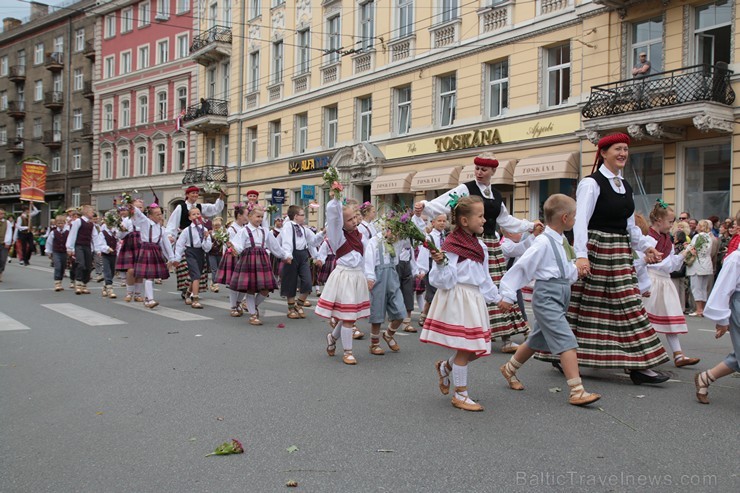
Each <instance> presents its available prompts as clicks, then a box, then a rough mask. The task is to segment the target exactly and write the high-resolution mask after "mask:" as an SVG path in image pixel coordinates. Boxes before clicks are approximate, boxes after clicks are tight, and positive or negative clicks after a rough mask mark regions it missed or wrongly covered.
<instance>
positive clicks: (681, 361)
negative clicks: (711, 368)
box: [673, 351, 701, 368]
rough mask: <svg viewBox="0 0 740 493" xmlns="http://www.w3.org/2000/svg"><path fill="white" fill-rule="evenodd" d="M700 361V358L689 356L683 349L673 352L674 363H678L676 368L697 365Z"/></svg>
mask: <svg viewBox="0 0 740 493" xmlns="http://www.w3.org/2000/svg"><path fill="white" fill-rule="evenodd" d="M699 361H701V360H700V359H699V358H689V357H688V356H686V355H685V354H683V352H682V351H676V352H675V353H673V364H674V365H676V368H681V367H683V366H691V365H695V364H697V363H698V362H699Z"/></svg>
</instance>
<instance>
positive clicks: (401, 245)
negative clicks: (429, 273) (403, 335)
mask: <svg viewBox="0 0 740 493" xmlns="http://www.w3.org/2000/svg"><path fill="white" fill-rule="evenodd" d="M396 247H397V248H398V250H396V254H397V255H398V263H397V264H396V272H398V278H399V280H400V282H401V294H402V295H403V304H404V306H405V307H406V317H405V318H404V319H403V322H402V325H401V329H402V330H403V331H404V332H416V328H415V327H414V326H413V325H411V312H412V311H413V310H414V298H415V296H414V283H415V281H416V276H417V275H418V274H419V269H418V267H417V265H416V259H415V258H414V249H413V248H412V246H411V242H410V241H409V240H407V239H403V240H400V241H398V242H397V244H396Z"/></svg>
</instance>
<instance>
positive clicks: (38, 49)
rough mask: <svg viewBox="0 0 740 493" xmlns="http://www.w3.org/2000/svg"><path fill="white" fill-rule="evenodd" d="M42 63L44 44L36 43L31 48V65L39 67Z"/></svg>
mask: <svg viewBox="0 0 740 493" xmlns="http://www.w3.org/2000/svg"><path fill="white" fill-rule="evenodd" d="M42 63H44V43H36V45H35V46H34V47H33V64H34V65H41V64H42Z"/></svg>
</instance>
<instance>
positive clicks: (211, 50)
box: [190, 26, 231, 66]
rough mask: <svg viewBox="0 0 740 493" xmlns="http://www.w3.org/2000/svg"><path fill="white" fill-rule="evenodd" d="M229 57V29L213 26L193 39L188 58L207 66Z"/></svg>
mask: <svg viewBox="0 0 740 493" xmlns="http://www.w3.org/2000/svg"><path fill="white" fill-rule="evenodd" d="M230 56H231V28H230V27H224V26H214V27H212V28H210V29H209V30H208V31H206V32H204V33H201V34H199V35H197V36H195V37H194V38H193V43H192V44H191V45H190V58H192V59H193V61H195V62H196V63H199V64H201V65H203V66H208V65H210V64H212V63H214V62H218V61H221V60H223V59H224V58H228V57H230Z"/></svg>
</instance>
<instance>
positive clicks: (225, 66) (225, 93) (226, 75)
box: [221, 62, 231, 99]
mask: <svg viewBox="0 0 740 493" xmlns="http://www.w3.org/2000/svg"><path fill="white" fill-rule="evenodd" d="M221 74H222V75H223V77H222V78H221V99H229V89H231V87H230V84H231V82H230V81H231V63H229V62H224V63H222V64H221Z"/></svg>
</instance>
